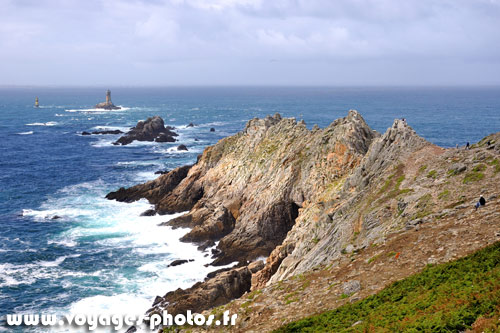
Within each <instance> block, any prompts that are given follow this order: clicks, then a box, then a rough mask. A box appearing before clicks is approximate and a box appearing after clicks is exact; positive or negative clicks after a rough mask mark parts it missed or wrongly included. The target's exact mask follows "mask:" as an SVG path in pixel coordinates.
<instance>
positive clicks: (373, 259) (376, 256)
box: [368, 254, 380, 264]
mask: <svg viewBox="0 0 500 333" xmlns="http://www.w3.org/2000/svg"><path fill="white" fill-rule="evenodd" d="M379 257H380V254H377V255H375V256H373V257H371V258H370V259H368V263H369V264H371V263H372V262H374V261H375V260H377V259H378V258H379Z"/></svg>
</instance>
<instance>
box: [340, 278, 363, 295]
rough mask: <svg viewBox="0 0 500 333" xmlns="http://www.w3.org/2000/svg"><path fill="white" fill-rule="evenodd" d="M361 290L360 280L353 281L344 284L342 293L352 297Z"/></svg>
mask: <svg viewBox="0 0 500 333" xmlns="http://www.w3.org/2000/svg"><path fill="white" fill-rule="evenodd" d="M360 290H361V283H360V282H359V281H358V280H351V281H347V282H344V283H343V284H342V292H343V293H344V294H346V295H349V296H350V295H352V294H354V293H357V292H358V291H360Z"/></svg>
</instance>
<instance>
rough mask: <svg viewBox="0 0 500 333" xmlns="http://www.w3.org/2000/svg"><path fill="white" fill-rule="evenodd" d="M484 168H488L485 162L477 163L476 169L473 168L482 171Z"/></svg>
mask: <svg viewBox="0 0 500 333" xmlns="http://www.w3.org/2000/svg"><path fill="white" fill-rule="evenodd" d="M484 170H486V165H484V164H482V163H481V164H478V165H476V166H475V167H474V169H472V171H474V172H480V171H484Z"/></svg>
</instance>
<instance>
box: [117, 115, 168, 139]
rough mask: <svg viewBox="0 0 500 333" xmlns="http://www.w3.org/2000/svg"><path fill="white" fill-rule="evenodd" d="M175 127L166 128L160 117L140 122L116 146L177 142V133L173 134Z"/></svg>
mask: <svg viewBox="0 0 500 333" xmlns="http://www.w3.org/2000/svg"><path fill="white" fill-rule="evenodd" d="M173 129H174V128H173V127H170V126H166V127H165V124H164V122H163V119H162V118H161V117H159V116H154V117H150V118H148V119H146V121H142V120H141V121H139V122H138V123H137V125H136V126H135V127H133V128H132V129H131V130H130V131H129V132H127V133H126V134H125V135H124V136H122V137H121V138H119V139H118V140H117V141H116V142H114V143H113V144H114V145H128V144H130V143H132V142H133V141H136V140H137V141H156V142H175V137H176V136H178V134H177V133H175V132H173Z"/></svg>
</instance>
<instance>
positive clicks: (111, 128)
mask: <svg viewBox="0 0 500 333" xmlns="http://www.w3.org/2000/svg"><path fill="white" fill-rule="evenodd" d="M131 128H132V126H94V127H92V129H95V130H98V131H116V130H120V131H122V132H128V131H130V129H131Z"/></svg>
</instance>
